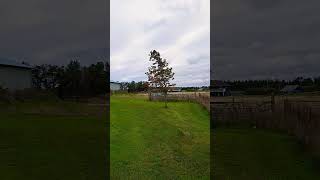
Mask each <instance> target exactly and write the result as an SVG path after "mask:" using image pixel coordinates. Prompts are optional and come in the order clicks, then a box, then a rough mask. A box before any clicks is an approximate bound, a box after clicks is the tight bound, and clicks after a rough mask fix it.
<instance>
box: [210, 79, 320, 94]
mask: <svg viewBox="0 0 320 180" xmlns="http://www.w3.org/2000/svg"><path fill="white" fill-rule="evenodd" d="M223 82H224V83H227V84H229V85H230V90H232V91H247V92H248V93H252V92H254V91H264V92H266V93H271V92H279V91H280V90H281V89H282V88H283V87H285V86H286V85H299V86H301V87H303V89H304V91H307V92H308V91H320V77H316V78H310V77H308V78H304V77H297V78H295V79H294V80H236V81H223ZM211 83H212V84H213V83H214V82H213V81H212V82H211Z"/></svg>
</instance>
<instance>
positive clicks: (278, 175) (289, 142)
mask: <svg viewBox="0 0 320 180" xmlns="http://www.w3.org/2000/svg"><path fill="white" fill-rule="evenodd" d="M213 133H214V135H213V163H214V166H213V169H214V179H226V180H227V179H230V180H233V179H235V180H256V179H259V180H260V179H261V180H264V179H266V180H269V179H270V180H271V179H272V180H273V179H277V180H278V179H279V180H280V179H281V180H282V179H283V180H287V179H288V180H292V179H299V180H300V179H301V180H307V179H308V180H309V179H311V180H312V179H315V180H316V179H320V172H318V169H317V167H316V163H315V162H313V161H312V159H311V158H310V156H308V155H306V153H304V152H303V150H302V149H301V146H299V144H297V142H296V141H295V139H294V138H293V137H289V136H286V135H282V134H278V133H273V132H270V131H263V130H257V129H223V128H221V129H219V128H218V129H215V130H214V132H213ZM318 168H319V167H318Z"/></svg>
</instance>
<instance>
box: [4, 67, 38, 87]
mask: <svg viewBox="0 0 320 180" xmlns="http://www.w3.org/2000/svg"><path fill="white" fill-rule="evenodd" d="M31 78H32V76H31V70H30V69H22V68H16V67H6V66H0V86H1V87H4V88H8V89H9V90H19V89H25V88H31V86H32V79H31Z"/></svg>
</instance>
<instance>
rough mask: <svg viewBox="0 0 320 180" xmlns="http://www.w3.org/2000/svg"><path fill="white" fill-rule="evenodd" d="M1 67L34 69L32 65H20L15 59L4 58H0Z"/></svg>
mask: <svg viewBox="0 0 320 180" xmlns="http://www.w3.org/2000/svg"><path fill="white" fill-rule="evenodd" d="M0 66H10V67H16V68H25V69H31V68H32V66H30V65H27V64H22V63H18V62H17V61H15V60H13V59H8V58H2V57H0Z"/></svg>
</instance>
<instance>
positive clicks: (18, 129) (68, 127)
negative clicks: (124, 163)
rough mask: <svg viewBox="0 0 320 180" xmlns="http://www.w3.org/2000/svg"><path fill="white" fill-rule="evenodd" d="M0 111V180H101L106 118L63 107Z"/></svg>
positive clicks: (21, 105)
mask: <svg viewBox="0 0 320 180" xmlns="http://www.w3.org/2000/svg"><path fill="white" fill-rule="evenodd" d="M0 109H1V110H0V179H4V180H21V179H23V180H29V179H30V180H35V179H47V180H60V179H61V180H62V179H68V180H73V179H74V180H81V179H92V180H98V179H106V167H107V164H106V153H107V151H106V146H107V145H106V139H105V137H106V133H107V129H106V116H104V117H103V116H98V115H95V114H92V113H93V112H98V111H96V110H94V109H93V108H91V107H86V105H80V104H77V103H62V102H25V103H16V104H12V105H8V104H0ZM88 110H90V111H88ZM100 111H103V110H100ZM104 111H105V110H104ZM77 114H78V115H77Z"/></svg>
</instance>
